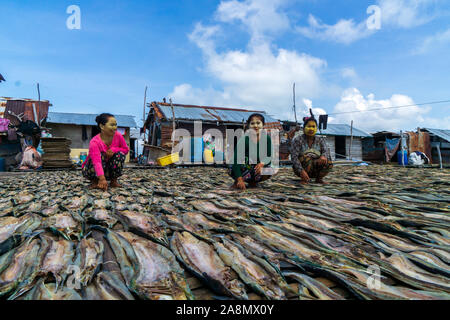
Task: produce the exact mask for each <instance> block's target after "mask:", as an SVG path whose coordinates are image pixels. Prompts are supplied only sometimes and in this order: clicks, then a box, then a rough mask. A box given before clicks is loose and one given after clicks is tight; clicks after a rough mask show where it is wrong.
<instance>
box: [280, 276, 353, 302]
mask: <svg viewBox="0 0 450 320" xmlns="http://www.w3.org/2000/svg"><path fill="white" fill-rule="evenodd" d="M283 275H284V276H285V277H289V278H292V279H295V280H297V281H298V282H299V283H300V284H302V285H304V286H305V287H306V288H308V290H309V291H311V292H312V293H313V294H314V295H315V296H316V297H317V298H318V299H320V300H345V299H344V297H342V296H341V295H339V294H337V293H336V292H334V291H332V290H331V289H329V288H328V287H327V286H325V285H324V284H323V283H321V282H320V281H317V280H315V279H314V278H311V277H308V276H307V275H305V274H300V273H296V272H284V273H283Z"/></svg>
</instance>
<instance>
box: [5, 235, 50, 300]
mask: <svg viewBox="0 0 450 320" xmlns="http://www.w3.org/2000/svg"><path fill="white" fill-rule="evenodd" d="M47 246H48V244H47V243H46V241H45V239H44V238H41V239H38V238H36V237H30V238H28V239H27V240H26V241H25V242H24V243H23V244H22V245H21V246H19V247H18V248H16V249H14V250H11V251H9V252H8V253H6V254H4V255H3V256H1V257H0V296H3V295H6V294H8V293H11V292H12V290H15V289H16V290H17V291H16V293H15V294H13V296H19V295H21V294H22V293H23V292H26V291H28V290H29V289H31V288H32V287H33V285H34V280H35V278H36V276H37V275H38V273H39V267H40V265H41V264H42V259H43V257H44V255H45V251H46V250H47Z"/></svg>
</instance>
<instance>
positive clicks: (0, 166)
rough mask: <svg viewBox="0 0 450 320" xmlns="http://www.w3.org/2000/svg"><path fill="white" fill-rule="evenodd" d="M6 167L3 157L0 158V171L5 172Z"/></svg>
mask: <svg viewBox="0 0 450 320" xmlns="http://www.w3.org/2000/svg"><path fill="white" fill-rule="evenodd" d="M5 171H6V168H5V159H4V158H0V172H5Z"/></svg>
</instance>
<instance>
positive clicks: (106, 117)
mask: <svg viewBox="0 0 450 320" xmlns="http://www.w3.org/2000/svg"><path fill="white" fill-rule="evenodd" d="M111 117H112V118H114V116H113V115H112V114H110V113H102V114H101V115H99V116H97V118H95V122H97V126H98V127H99V128H100V125H101V124H102V125H105V124H106V123H107V122H108V120H109V118H111Z"/></svg>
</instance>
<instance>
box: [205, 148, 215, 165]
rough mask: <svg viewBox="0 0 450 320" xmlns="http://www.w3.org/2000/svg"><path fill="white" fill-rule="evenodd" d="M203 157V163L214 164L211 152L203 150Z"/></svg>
mask: <svg viewBox="0 0 450 320" xmlns="http://www.w3.org/2000/svg"><path fill="white" fill-rule="evenodd" d="M203 156H204V159H205V163H207V164H211V163H214V156H213V152H212V150H205V152H204V153H203Z"/></svg>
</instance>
